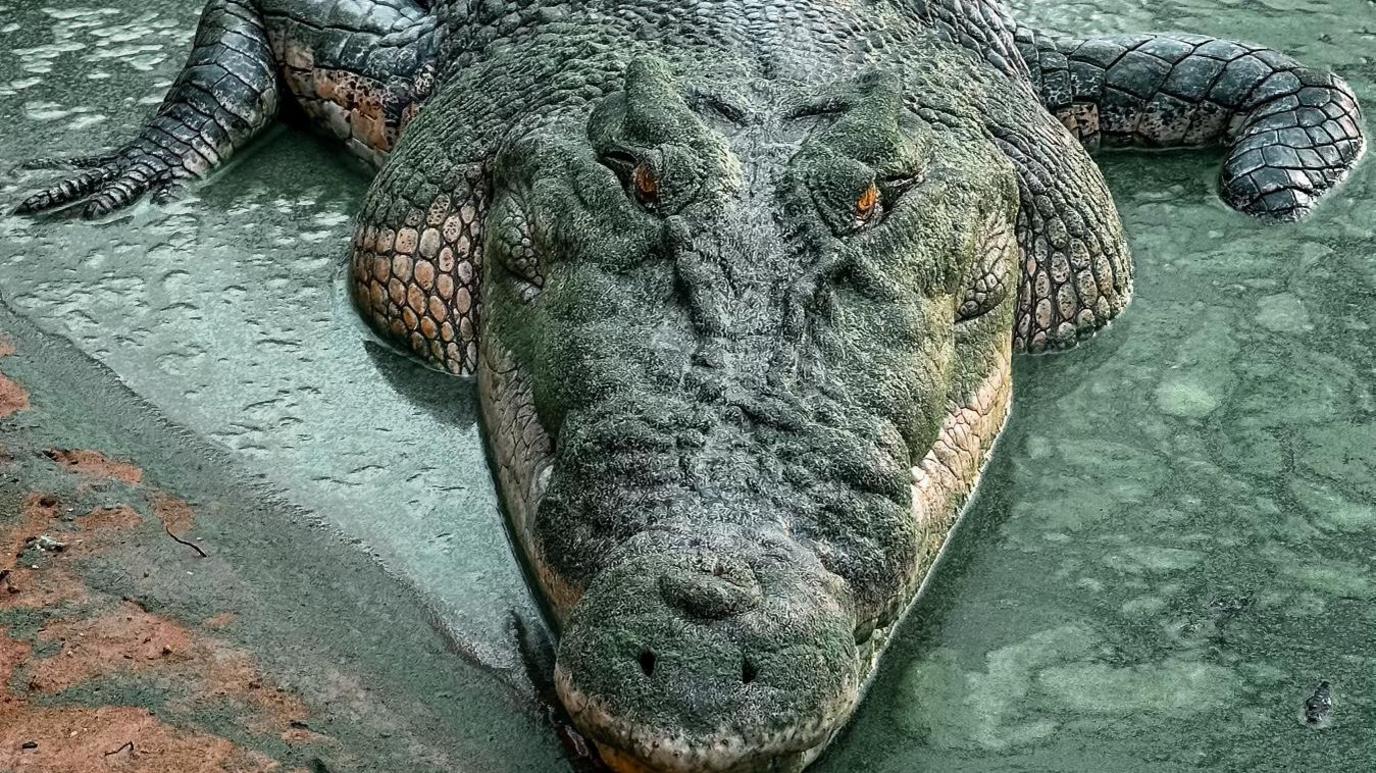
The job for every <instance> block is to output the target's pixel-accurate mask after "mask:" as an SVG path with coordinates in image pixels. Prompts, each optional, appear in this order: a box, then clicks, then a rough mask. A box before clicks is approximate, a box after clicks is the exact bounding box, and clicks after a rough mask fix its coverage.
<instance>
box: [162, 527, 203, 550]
mask: <svg viewBox="0 0 1376 773" xmlns="http://www.w3.org/2000/svg"><path fill="white" fill-rule="evenodd" d="M162 530H163V531H165V532H167V536H169V537H171V538H172V539H173V540H175V541H177V542H180V543H181V544H183V545H185V546H187V547H189V548H191V549H192V550H194V551H196V552H197V553H200V554H201V558H210V556H209V554H207V553H206V552H205V551H204V550H201V546H200V545H197V544H196V543H194V542H192V541H191V540H185V539H182V538H181V537H178V536H177V535H175V534H173V533H172V530H171V529H170V528H168V527H167V526H166V525H165V524H164V525H163V527H162Z"/></svg>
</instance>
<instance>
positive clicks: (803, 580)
mask: <svg viewBox="0 0 1376 773" xmlns="http://www.w3.org/2000/svg"><path fill="white" fill-rule="evenodd" d="M646 542H647V543H650V544H644V545H640V546H636V547H635V548H633V549H632V550H631V551H629V554H628V555H627V556H626V557H625V558H623V559H621V560H620V561H618V562H617V564H616V565H615V566H613V567H611V568H609V569H608V570H607V571H605V572H604V573H603V574H602V575H600V576H599V577H598V579H597V580H596V581H595V582H594V583H593V585H592V586H591V587H590V588H589V589H588V591H587V593H586V594H585V595H584V597H583V599H582V600H581V601H580V602H579V603H578V605H577V606H576V607H575V608H574V610H573V612H572V614H571V615H570V617H569V621H568V625H567V627H566V629H565V631H564V633H563V637H562V639H561V642H560V647H559V657H558V664H557V667H556V675H555V676H556V684H557V687H558V690H559V693H560V698H561V699H562V701H563V703H564V705H565V707H566V708H567V709H568V710H569V712H570V714H571V716H572V717H573V720H574V722H575V724H577V725H578V726H579V728H580V729H581V730H582V731H583V732H584V733H586V734H587V735H588V736H589V737H591V738H592V739H593V740H594V741H595V742H596V743H597V744H598V747H599V749H600V750H601V751H602V755H603V757H604V759H606V760H607V761H608V762H609V764H612V765H613V767H615V768H616V769H618V770H623V771H684V772H685V773H686V772H687V771H752V770H795V769H801V767H802V765H803V764H804V763H805V762H806V761H807V760H809V759H810V758H811V755H812V754H815V752H816V750H818V749H820V748H821V746H822V745H823V744H824V743H825V741H826V740H827V739H828V738H829V737H830V736H831V734H832V733H833V732H834V731H835V730H836V728H837V727H839V725H840V724H841V723H842V722H844V720H845V718H846V717H847V716H848V715H849V713H850V709H851V708H852V707H853V705H854V703H855V701H856V699H857V695H858V687H859V676H858V674H857V658H856V650H855V639H854V626H855V622H854V614H853V613H852V611H851V608H850V603H849V601H848V595H847V591H846V589H845V584H844V582H842V581H841V580H840V579H839V578H837V577H836V576H835V575H833V574H831V573H830V572H827V571H826V570H825V569H824V568H823V567H822V566H821V564H820V563H819V562H818V561H817V559H816V557H815V556H814V555H813V554H812V553H811V552H810V551H807V550H805V549H803V548H802V547H800V546H798V545H797V544H796V543H793V542H791V541H790V540H787V539H786V538H782V537H777V536H771V535H767V534H745V533H743V532H740V531H735V532H731V533H730V534H729V536H725V537H723V536H722V535H718V537H717V538H716V539H704V538H703V537H702V536H701V535H698V536H688V535H666V534H658V535H654V536H653V537H652V538H650V539H648V540H646Z"/></svg>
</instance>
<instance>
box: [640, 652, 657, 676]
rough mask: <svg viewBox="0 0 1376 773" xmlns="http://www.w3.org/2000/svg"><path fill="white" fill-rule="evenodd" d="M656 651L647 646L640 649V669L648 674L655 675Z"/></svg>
mask: <svg viewBox="0 0 1376 773" xmlns="http://www.w3.org/2000/svg"><path fill="white" fill-rule="evenodd" d="M656 659H657V658H656V657H655V651H654V650H652V649H650V648H649V647H646V648H645V649H643V650H641V651H640V670H641V672H643V673H644V674H645V675H646V676H654V675H655V660H656Z"/></svg>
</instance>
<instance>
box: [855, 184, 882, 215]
mask: <svg viewBox="0 0 1376 773" xmlns="http://www.w3.org/2000/svg"><path fill="white" fill-rule="evenodd" d="M878 211H879V186H877V185H875V184H874V183H870V187H868V188H866V189H865V192H864V193H862V194H860V198H859V199H857V200H856V202H855V216H856V217H858V218H859V219H861V220H869V219H870V218H872V217H874V214H875V213H876V212H878Z"/></svg>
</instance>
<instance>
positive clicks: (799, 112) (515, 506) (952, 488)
mask: <svg viewBox="0 0 1376 773" xmlns="http://www.w3.org/2000/svg"><path fill="white" fill-rule="evenodd" d="M765 102H767V103H769V104H770V105H771V106H770V107H768V108H764V107H760V106H759V103H765ZM751 104H752V105H754V106H753V107H745V106H742V105H740V104H735V103H733V102H732V100H731V99H730V98H728V97H726V96H723V95H721V94H709V93H705V91H703V90H694V89H692V88H688V87H685V86H683V85H682V83H681V82H680V81H677V80H675V78H673V77H671V75H670V73H669V70H668V68H667V66H665V65H664V64H662V63H660V62H658V61H657V60H645V59H642V60H637V61H635V62H634V63H632V64H631V65H630V67H629V69H628V71H627V72H626V74H625V78H624V87H623V88H620V89H618V90H616V91H615V93H611V94H610V95H608V96H606V97H605V98H603V99H601V100H600V101H599V102H598V103H597V104H596V106H595V108H593V109H592V110H591V112H590V114H587V113H585V114H583V115H581V116H563V117H556V118H551V119H546V120H545V121H544V122H543V123H541V124H540V125H539V126H536V127H533V128H530V129H529V130H528V131H524V132H523V133H522V134H521V135H520V138H519V139H517V140H514V141H512V142H511V143H510V144H509V146H508V147H507V148H505V150H504V152H503V153H502V154H501V155H500V157H499V159H498V161H497V162H496V165H495V169H494V173H493V180H494V182H493V193H492V196H493V198H492V203H491V209H490V210H489V213H488V218H487V222H488V229H487V236H486V242H485V251H486V253H485V254H486V259H485V260H486V263H485V269H484V270H485V271H486V272H487V273H486V274H485V279H484V296H485V298H484V304H485V305H484V316H483V329H482V340H483V344H482V353H481V364H480V366H479V388H480V393H481V396H482V400H483V405H484V418H485V424H486V427H487V431H488V435H489V440H490V443H491V446H492V448H493V454H494V464H495V469H496V475H497V478H498V480H499V483H500V486H501V488H502V491H503V495H504V499H505V502H506V506H507V509H508V515H509V517H510V519H511V522H512V528H513V532H514V534H515V536H516V538H517V541H518V542H520V543H521V545H522V547H523V549H524V551H525V554H526V558H527V560H528V565H529V568H530V569H531V570H532V572H533V574H534V575H535V578H536V579H537V581H538V583H539V585H540V588H541V590H542V592H543V595H544V597H545V600H546V601H547V603H548V606H549V608H550V610H551V612H552V614H553V616H554V617H555V618H556V620H557V622H558V623H559V625H560V628H561V629H562V630H561V639H560V644H559V649H558V658H557V667H556V674H555V678H556V685H557V688H558V692H559V695H560V698H561V700H562V701H563V702H564V704H565V706H566V708H567V709H568V711H569V713H570V715H571V716H572V718H573V720H574V721H575V723H576V724H577V726H578V727H579V728H580V729H581V730H582V731H583V732H585V733H586V734H587V735H588V736H590V737H591V738H592V739H593V740H594V741H596V743H597V744H598V746H599V747H600V749H601V750H602V752H603V756H604V758H605V759H607V760H608V761H609V762H610V763H611V764H612V765H613V766H614V767H616V768H618V769H620V770H665V771H689V770H693V771H697V770H712V771H727V770H730V771H741V770H793V769H797V768H801V767H802V766H803V765H805V764H806V763H807V762H808V761H810V760H811V759H812V758H813V757H815V756H816V755H817V754H818V753H819V752H820V750H821V749H822V748H823V747H824V746H825V744H826V742H827V741H828V740H829V739H830V738H831V737H832V736H833V735H834V734H835V732H836V731H837V730H838V729H839V727H840V726H841V725H842V724H844V722H845V721H846V719H847V717H848V716H849V715H850V713H851V711H852V709H853V708H854V707H855V705H856V703H857V701H858V700H859V696H860V694H861V691H862V689H863V686H864V684H865V683H866V680H867V676H868V675H869V672H870V670H871V668H872V666H873V663H874V661H875V658H876V656H877V652H878V651H879V649H880V647H881V645H882V642H883V641H884V639H885V635H886V633H887V629H888V627H889V626H891V625H892V624H893V623H894V622H895V621H896V620H897V619H898V618H899V617H900V615H901V614H902V612H903V611H904V610H905V608H906V607H907V605H908V602H909V601H910V600H911V599H912V598H913V596H914V594H915V592H916V590H917V587H918V585H919V583H920V582H921V580H922V579H923V577H924V575H925V573H926V571H927V569H928V568H929V567H930V565H931V562H932V560H933V558H934V556H935V555H936V553H937V552H938V550H939V548H940V546H941V544H942V542H943V539H944V537H945V535H946V534H947V532H948V531H949V530H950V527H951V525H952V523H953V522H954V520H955V516H956V514H957V513H958V510H959V508H960V507H961V505H962V503H963V501H964V499H965V497H966V496H967V495H968V494H969V492H970V490H971V489H972V488H973V486H974V483H975V480H976V478H977V476H978V474H979V470H980V466H981V463H982V461H983V459H984V456H985V454H986V453H987V451H988V449H989V446H990V445H991V444H992V442H993V438H994V436H995V435H996V434H997V433H998V431H999V429H1000V428H1001V426H1002V422H1003V417H1004V415H1005V413H1006V410H1007V394H1008V377H1009V360H1010V347H1011V341H1012V319H1013V305H1014V303H1015V302H1016V295H1017V290H1016V282H1015V280H1014V277H1013V273H1012V272H1014V271H1015V270H1016V264H1017V262H1018V261H1017V259H1016V246H1015V242H1014V240H1013V239H1012V238H1011V234H1012V229H1013V225H1014V218H1015V213H1016V208H1017V196H1018V194H1017V187H1016V184H1015V178H1014V174H1013V171H1012V168H1011V166H1010V165H1009V163H1008V161H1007V160H1006V159H1005V158H1004V157H1003V156H1002V155H1001V154H1000V153H999V151H998V150H997V149H996V148H995V147H994V146H993V145H992V144H991V143H990V142H989V141H988V140H987V139H986V138H985V137H984V135H983V134H982V133H981V131H980V127H978V126H976V125H973V123H971V124H970V125H965V123H964V122H962V121H961V120H960V119H958V118H956V117H951V118H950V119H949V120H950V123H949V124H948V125H944V126H942V127H941V128H940V130H937V129H936V128H934V127H933V126H931V125H929V124H928V123H926V122H924V120H922V119H921V118H919V116H918V114H917V113H916V112H914V111H912V110H910V109H907V108H906V107H905V93H904V89H903V86H902V83H901V82H900V81H899V80H898V79H896V78H894V77H892V76H879V75H865V76H862V77H859V78H857V79H856V80H854V81H851V82H847V83H844V84H841V85H838V86H835V87H833V88H830V89H828V90H825V92H824V93H811V94H802V93H801V92H800V93H789V94H783V95H775V96H773V97H770V98H764V97H761V96H759V95H758V94H757V95H756V96H755V98H754V100H753V101H752V103H751Z"/></svg>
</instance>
